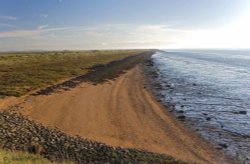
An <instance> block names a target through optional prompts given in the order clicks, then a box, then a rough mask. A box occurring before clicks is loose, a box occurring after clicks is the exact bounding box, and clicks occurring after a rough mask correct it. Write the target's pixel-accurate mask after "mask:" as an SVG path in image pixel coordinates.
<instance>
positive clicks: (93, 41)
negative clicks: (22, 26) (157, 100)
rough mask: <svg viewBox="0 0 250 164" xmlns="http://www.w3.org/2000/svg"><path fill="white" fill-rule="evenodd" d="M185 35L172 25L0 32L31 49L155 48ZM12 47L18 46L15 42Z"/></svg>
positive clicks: (40, 28) (46, 27) (47, 27)
mask: <svg viewBox="0 0 250 164" xmlns="http://www.w3.org/2000/svg"><path fill="white" fill-rule="evenodd" d="M186 34H187V31H184V30H178V29H173V28H171V26H169V25H153V24H141V25H139V24H138V25H136V24H106V25H97V26H71V27H56V28H51V27H49V26H48V25H41V26H39V27H38V28H37V29H33V30H14V31H8V32H0V39H1V38H9V39H11V38H15V39H13V40H15V41H16V40H18V39H20V40H23V41H24V40H26V41H27V42H30V43H29V46H30V47H29V49H41V48H42V49H48V48H49V47H53V48H54V49H56V48H59V49H97V48H100V49H101V48H110V49H111V48H154V47H161V46H166V45H170V44H175V43H176V42H178V40H179V39H180V38H181V37H183V36H185V35H186ZM13 42H14V41H13ZM4 44H5V43H4ZM20 44H22V42H21V43H20V42H18V46H20ZM25 46H27V45H26V44H25ZM13 47H15V44H14V43H13V44H12V48H13ZM0 48H1V45H0Z"/></svg>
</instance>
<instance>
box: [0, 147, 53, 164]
mask: <svg viewBox="0 0 250 164" xmlns="http://www.w3.org/2000/svg"><path fill="white" fill-rule="evenodd" d="M0 163H1V164H44V163H46V164H50V163H51V162H50V161H49V160H47V159H44V158H43V157H41V156H39V155H33V154H28V153H23V152H10V151H4V150H0Z"/></svg>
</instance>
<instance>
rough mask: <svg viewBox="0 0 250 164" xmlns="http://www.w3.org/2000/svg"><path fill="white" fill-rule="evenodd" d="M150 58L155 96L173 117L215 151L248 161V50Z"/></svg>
mask: <svg viewBox="0 0 250 164" xmlns="http://www.w3.org/2000/svg"><path fill="white" fill-rule="evenodd" d="M152 59H153V62H154V65H155V66H156V67H157V70H158V74H159V76H158V81H159V82H160V84H161V86H162V87H161V88H162V89H161V90H160V91H159V92H160V93H159V94H160V95H161V97H162V100H163V101H164V103H165V104H172V105H173V106H174V107H173V112H174V113H175V114H176V116H177V117H178V116H184V117H185V123H186V124H188V125H189V126H190V127H191V128H193V129H194V130H196V131H197V132H198V133H199V134H200V135H201V136H202V137H204V138H205V139H206V140H208V141H210V142H211V143H213V144H214V145H215V147H216V148H217V149H222V150H224V151H225V152H226V153H228V154H229V155H231V156H233V157H234V158H238V159H239V160H240V161H241V162H242V163H250V50H241V51H238V50H163V51H157V52H156V53H155V54H154V55H153V56H152ZM182 118H183V117H182Z"/></svg>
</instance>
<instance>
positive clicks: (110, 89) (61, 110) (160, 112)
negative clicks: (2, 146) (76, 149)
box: [20, 66, 220, 163]
mask: <svg viewBox="0 0 250 164" xmlns="http://www.w3.org/2000/svg"><path fill="white" fill-rule="evenodd" d="M140 71H141V69H140V68H139V66H136V67H135V68H133V69H131V70H129V71H127V72H126V73H125V74H123V75H121V76H120V77H119V78H117V79H116V80H114V81H109V82H106V83H104V84H99V85H91V84H87V83H82V84H81V85H79V86H77V87H76V88H73V89H71V90H69V91H63V92H60V93H53V94H51V95H49V96H35V97H34V96H29V97H28V98H27V99H26V101H25V102H24V103H23V104H22V105H21V106H22V109H21V110H20V112H21V113H22V114H24V115H26V116H28V117H29V118H30V119H33V120H35V121H37V122H40V123H42V124H45V125H47V126H49V127H53V128H58V129H60V130H62V131H64V132H66V133H68V134H71V135H79V136H82V137H83V138H88V139H91V140H95V141H100V142H103V143H106V144H108V145H112V146H120V147H132V148H139V149H144V150H148V151H152V152H158V153H165V154H169V155H171V156H173V157H175V158H177V159H181V160H184V161H189V162H198V163H218V160H220V159H219V157H216V154H215V151H214V150H213V149H212V148H211V146H210V145H209V144H207V143H206V142H204V141H203V140H202V139H201V138H200V137H198V136H197V135H196V134H195V133H193V132H192V131H190V130H189V129H187V128H186V127H184V125H182V123H180V122H179V121H177V120H176V119H175V118H173V117H172V116H171V114H169V113H168V112H167V110H166V109H164V108H163V107H162V106H161V105H160V104H159V103H158V102H157V101H156V100H155V99H154V97H152V96H151V94H150V93H149V92H148V91H147V90H146V89H145V88H144V81H143V77H142V74H141V72H140Z"/></svg>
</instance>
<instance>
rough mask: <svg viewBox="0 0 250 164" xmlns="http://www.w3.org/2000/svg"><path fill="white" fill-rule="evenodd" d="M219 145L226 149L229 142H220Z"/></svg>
mask: <svg viewBox="0 0 250 164" xmlns="http://www.w3.org/2000/svg"><path fill="white" fill-rule="evenodd" d="M219 146H221V147H222V148H224V149H226V148H227V144H219Z"/></svg>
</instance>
